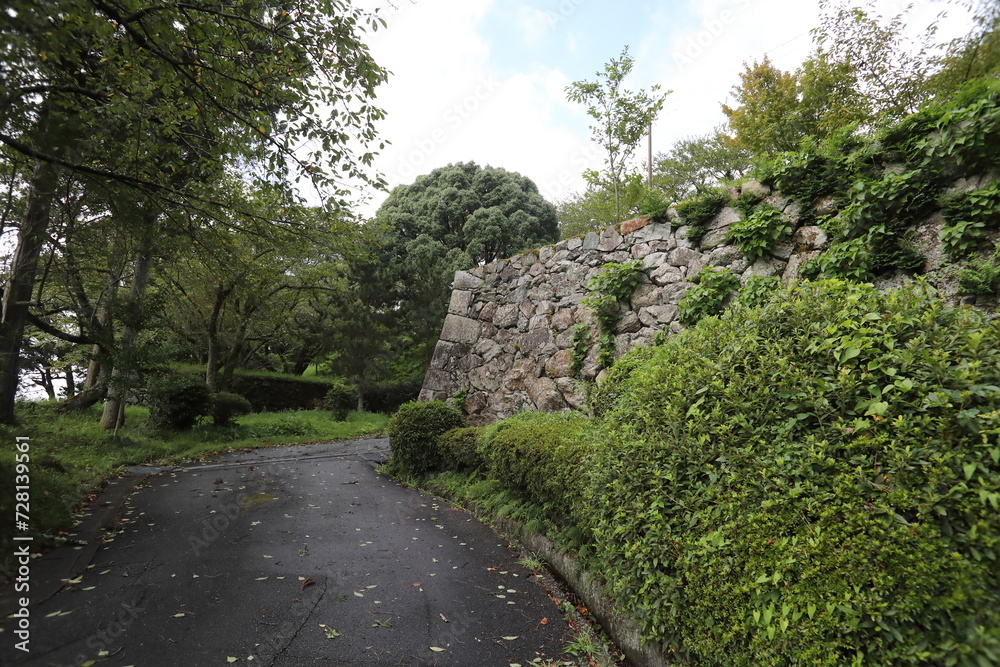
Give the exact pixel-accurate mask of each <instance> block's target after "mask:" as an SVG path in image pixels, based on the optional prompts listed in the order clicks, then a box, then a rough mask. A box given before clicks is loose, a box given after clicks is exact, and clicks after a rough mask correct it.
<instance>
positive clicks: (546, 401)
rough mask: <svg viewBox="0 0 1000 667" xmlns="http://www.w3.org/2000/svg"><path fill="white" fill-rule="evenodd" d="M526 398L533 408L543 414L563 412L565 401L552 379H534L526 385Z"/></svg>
mask: <svg viewBox="0 0 1000 667" xmlns="http://www.w3.org/2000/svg"><path fill="white" fill-rule="evenodd" d="M527 390H528V398H530V399H531V402H532V403H534V404H535V408H536V409H538V410H541V411H543V412H557V411H559V410H564V409H565V408H566V407H567V405H566V400H565V399H564V398H563V395H562V392H561V391H559V385H557V384H556V382H555V380H553V379H552V378H547V377H541V378H535V379H534V380H531V381H529V382H528V383H527Z"/></svg>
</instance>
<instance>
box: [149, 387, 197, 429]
mask: <svg viewBox="0 0 1000 667" xmlns="http://www.w3.org/2000/svg"><path fill="white" fill-rule="evenodd" d="M147 402H148V405H149V425H150V426H152V427H153V428H158V429H164V430H168V431H186V430H188V429H190V428H193V427H194V425H195V424H197V423H198V420H199V419H201V418H202V417H207V416H208V415H210V414H212V391H211V390H210V389H209V388H208V386H207V385H206V384H205V380H204V378H201V377H198V376H195V375H185V374H170V375H159V376H155V377H153V378H152V379H151V380H150V382H149V384H148V386H147Z"/></svg>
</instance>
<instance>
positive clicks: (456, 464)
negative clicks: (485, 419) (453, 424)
mask: <svg viewBox="0 0 1000 667" xmlns="http://www.w3.org/2000/svg"><path fill="white" fill-rule="evenodd" d="M482 433H483V428H482V427H479V426H468V427H465V428H453V429H452V430H450V431H448V432H447V433H445V434H444V435H442V436H441V438H440V439H439V440H438V446H439V447H440V451H441V459H442V465H443V466H444V468H445V469H447V470H459V471H464V470H476V469H477V468H482V467H485V465H486V462H485V461H484V460H483V457H482V456H481V455H480V453H479V451H478V448H479V438H480V436H481V435H482Z"/></svg>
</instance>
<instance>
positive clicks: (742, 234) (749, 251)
mask: <svg viewBox="0 0 1000 667" xmlns="http://www.w3.org/2000/svg"><path fill="white" fill-rule="evenodd" d="M791 232H792V221H791V220H789V219H788V218H787V217H785V216H784V215H782V213H781V211H778V210H776V209H774V208H770V207H769V208H761V209H758V210H756V211H754V212H753V213H751V214H750V216H749V217H747V218H744V219H743V220H737V221H736V222H734V223H733V224H732V225H730V226H729V237H728V242H729V243H734V244H736V246H737V247H739V249H740V250H741V251H743V254H744V255H746V256H747V257H749V258H750V259H757V258H759V257H763V256H764V255H765V254H767V253H768V252H770V251H771V249H773V248H774V246H775V245H776V244H777V243H778V241H780V240H781V239H782V238H784V237H786V236H788V235H789V234H790V233H791Z"/></svg>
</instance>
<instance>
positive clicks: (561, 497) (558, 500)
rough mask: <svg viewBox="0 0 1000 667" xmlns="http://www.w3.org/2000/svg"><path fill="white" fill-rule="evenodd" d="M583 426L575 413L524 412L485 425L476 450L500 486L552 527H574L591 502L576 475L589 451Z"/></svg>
mask: <svg viewBox="0 0 1000 667" xmlns="http://www.w3.org/2000/svg"><path fill="white" fill-rule="evenodd" d="M588 424H589V420H588V419H587V417H586V416H584V415H582V414H580V413H577V412H562V413H544V412H524V413H521V414H519V415H516V416H514V417H512V418H510V419H506V420H504V421H503V422H500V423H499V424H495V425H494V426H492V427H488V430H487V432H486V434H485V437H484V438H483V439H482V441H481V446H480V452H481V453H482V455H483V457H484V458H485V459H486V462H487V466H488V470H489V474H490V476H491V477H492V478H493V479H496V480H498V481H499V482H500V483H501V484H503V486H504V488H506V489H509V490H511V491H513V492H515V493H516V494H518V495H519V496H521V497H522V498H523V499H525V500H528V501H530V502H531V503H533V504H535V505H537V506H540V507H542V508H544V509H545V512H546V515H547V516H548V517H549V518H550V519H551V520H552V521H553V522H554V523H556V524H557V525H560V526H566V525H579V524H580V522H579V517H580V514H581V513H582V511H583V508H585V507H587V505H588V504H589V503H590V502H591V501H592V499H590V498H588V496H587V483H586V477H585V476H584V475H581V474H580V471H581V469H582V468H583V466H584V459H585V458H586V457H587V456H588V455H589V454H590V453H591V452H592V449H593V448H592V446H591V445H590V444H589V443H588V442H587V438H586V437H585V431H586V428H587V426H588Z"/></svg>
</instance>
